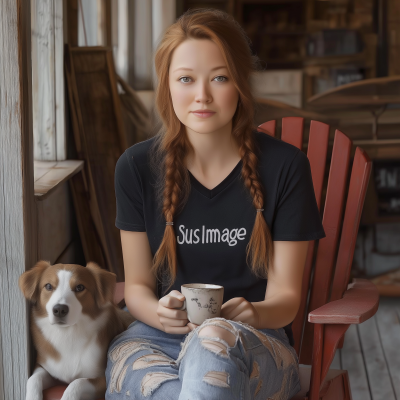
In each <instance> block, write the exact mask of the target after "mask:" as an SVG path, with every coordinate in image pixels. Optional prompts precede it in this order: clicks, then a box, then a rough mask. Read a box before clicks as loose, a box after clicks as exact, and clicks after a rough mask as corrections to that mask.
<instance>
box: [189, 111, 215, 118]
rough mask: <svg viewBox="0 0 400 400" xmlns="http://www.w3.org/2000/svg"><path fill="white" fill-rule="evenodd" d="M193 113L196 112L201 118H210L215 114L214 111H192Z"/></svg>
mask: <svg viewBox="0 0 400 400" xmlns="http://www.w3.org/2000/svg"><path fill="white" fill-rule="evenodd" d="M192 114H194V115H195V116H196V117H199V118H208V117H211V116H213V115H214V114H215V112H214V111H192Z"/></svg>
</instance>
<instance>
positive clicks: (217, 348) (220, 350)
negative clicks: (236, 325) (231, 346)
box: [201, 339, 228, 357]
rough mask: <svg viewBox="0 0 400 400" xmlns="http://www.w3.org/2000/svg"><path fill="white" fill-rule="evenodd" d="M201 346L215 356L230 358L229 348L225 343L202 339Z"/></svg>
mask: <svg viewBox="0 0 400 400" xmlns="http://www.w3.org/2000/svg"><path fill="white" fill-rule="evenodd" d="M201 345H202V346H203V347H204V348H206V349H208V350H210V351H212V352H213V353H215V354H219V355H221V356H224V357H228V348H227V345H226V344H224V343H221V342H219V341H216V340H211V339H202V340H201Z"/></svg>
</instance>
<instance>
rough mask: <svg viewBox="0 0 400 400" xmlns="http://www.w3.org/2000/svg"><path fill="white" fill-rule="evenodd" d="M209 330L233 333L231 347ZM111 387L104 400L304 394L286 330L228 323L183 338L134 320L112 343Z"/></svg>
mask: <svg viewBox="0 0 400 400" xmlns="http://www.w3.org/2000/svg"><path fill="white" fill-rule="evenodd" d="M205 326H217V327H220V328H223V329H225V330H226V331H227V332H230V334H228V335H229V337H230V338H231V339H230V344H231V345H232V346H231V345H230V344H229V343H228V341H226V340H224V339H222V338H220V337H219V336H222V335H218V334H210V329H209V328H208V330H204V333H203V334H202V333H201V330H202V329H203V328H204V327H205ZM219 330H220V329H219ZM215 331H216V330H215V329H214V331H213V332H215ZM217 331H218V328H217ZM220 331H221V330H220ZM225 338H226V334H225ZM106 382H107V391H106V396H105V400H116V399H124V400H128V399H133V400H139V399H140V400H145V399H151V400H202V399H204V400H206V399H207V400H213V399H221V400H236V399H237V400H239V399H240V400H252V399H255V400H258V399H260V400H267V399H273V400H286V399H290V398H292V397H293V396H294V395H295V394H296V393H297V392H298V391H299V390H300V379H299V365H298V359H297V355H296V353H295V350H294V348H293V347H292V346H290V344H289V340H288V338H287V335H286V333H285V331H284V329H283V328H281V329H255V328H253V327H252V326H250V325H248V324H245V323H242V322H236V321H231V320H226V319H224V318H210V319H207V320H206V321H204V322H203V324H201V325H200V326H198V327H197V328H196V329H194V330H193V331H191V332H189V333H187V334H178V335H177V334H169V333H166V332H164V331H161V330H159V329H156V328H153V327H152V326H149V325H147V324H145V323H143V322H141V321H138V320H136V321H134V322H133V323H132V324H131V325H129V327H128V329H127V330H126V331H124V332H122V333H121V334H120V335H118V336H116V337H115V338H114V339H113V340H112V342H111V343H110V347H109V349H108V354H107V369H106Z"/></svg>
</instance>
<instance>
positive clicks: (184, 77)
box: [178, 75, 228, 83]
mask: <svg viewBox="0 0 400 400" xmlns="http://www.w3.org/2000/svg"><path fill="white" fill-rule="evenodd" d="M217 78H223V79H225V80H217V82H221V83H222V82H226V81H227V80H228V78H227V77H226V76H222V75H218V76H216V77H215V78H214V79H217ZM181 79H192V78H190V77H189V76H182V77H180V78H179V79H178V80H179V81H180V82H182V81H181ZM182 83H188V82H187V81H186V82H182Z"/></svg>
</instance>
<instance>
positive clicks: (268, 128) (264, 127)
mask: <svg viewBox="0 0 400 400" xmlns="http://www.w3.org/2000/svg"><path fill="white" fill-rule="evenodd" d="M275 129H276V120H275V119H273V120H271V121H268V122H264V123H263V124H261V125H258V127H257V130H258V131H259V132H264V133H266V134H267V135H270V136H273V137H275Z"/></svg>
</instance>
